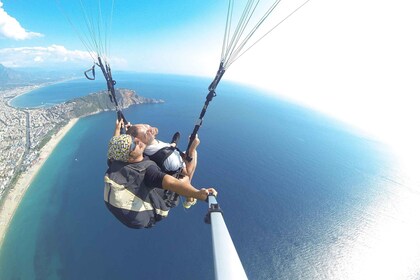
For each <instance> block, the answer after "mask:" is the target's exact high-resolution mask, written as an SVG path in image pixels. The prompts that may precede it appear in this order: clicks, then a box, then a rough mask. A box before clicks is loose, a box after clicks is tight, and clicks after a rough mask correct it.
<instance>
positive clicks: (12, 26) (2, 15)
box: [0, 1, 43, 40]
mask: <svg viewBox="0 0 420 280" xmlns="http://www.w3.org/2000/svg"><path fill="white" fill-rule="evenodd" d="M42 36H43V35H42V34H41V33H37V32H30V31H27V30H25V28H23V27H22V26H21V25H20V23H19V22H18V21H17V20H16V19H15V18H14V17H12V16H10V15H9V14H8V13H7V12H6V11H5V10H4V8H3V3H2V2H1V1H0V37H6V38H10V39H15V40H26V39H31V38H36V37H42Z"/></svg>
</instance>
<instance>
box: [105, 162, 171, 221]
mask: <svg viewBox="0 0 420 280" xmlns="http://www.w3.org/2000/svg"><path fill="white" fill-rule="evenodd" d="M153 165H156V163H154V162H153V161H151V160H148V159H145V160H143V161H141V162H138V163H126V162H120V161H113V162H111V163H110V165H109V168H108V170H107V171H106V174H105V188H104V200H105V204H106V206H107V208H108V209H109V210H110V211H111V212H112V214H114V216H115V217H116V218H117V219H118V220H119V221H120V222H122V223H123V224H124V225H126V226H128V227H130V228H137V229H138V228H150V227H152V226H153V225H154V224H155V223H156V222H158V221H160V220H162V219H163V218H165V217H167V216H168V214H169V209H170V208H171V207H173V206H175V205H176V204H177V203H176V202H175V203H174V202H173V201H171V199H172V196H173V193H171V192H168V191H165V190H164V189H162V182H160V185H159V184H158V185H157V186H147V185H146V183H145V176H146V170H147V168H149V167H150V166H153ZM162 178H163V177H162Z"/></svg>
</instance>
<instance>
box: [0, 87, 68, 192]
mask: <svg viewBox="0 0 420 280" xmlns="http://www.w3.org/2000/svg"><path fill="white" fill-rule="evenodd" d="M38 87H40V86H39V85H33V86H23V87H16V88H12V89H6V90H0V150H1V153H0V199H1V198H2V196H3V194H4V193H5V191H6V190H7V189H8V188H9V187H10V185H11V184H12V183H13V182H14V181H15V180H16V179H17V177H18V176H19V175H20V174H21V173H23V172H25V171H26V170H27V169H28V168H29V167H30V166H31V165H33V164H34V163H35V162H36V161H37V160H38V159H39V158H38V156H39V149H37V147H39V145H40V143H41V142H42V141H43V139H44V138H45V136H46V135H47V134H48V133H50V132H51V130H52V129H53V128H54V127H56V125H57V123H59V122H60V119H59V117H58V116H57V117H56V118H54V117H52V118H48V119H47V118H45V115H44V110H42V109H26V108H21V109H20V108H14V107H12V106H10V105H9V101H10V100H11V99H12V98H14V97H16V96H18V95H20V94H23V93H26V92H29V91H32V90H35V89H37V88H38Z"/></svg>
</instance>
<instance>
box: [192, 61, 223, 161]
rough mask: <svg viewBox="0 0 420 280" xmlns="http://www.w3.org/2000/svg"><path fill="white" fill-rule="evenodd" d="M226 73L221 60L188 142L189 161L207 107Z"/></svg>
mask: <svg viewBox="0 0 420 280" xmlns="http://www.w3.org/2000/svg"><path fill="white" fill-rule="evenodd" d="M224 73H225V68H224V65H223V62H221V63H220V65H219V70H218V71H217V74H216V76H215V77H214V80H213V82H212V83H211V84H210V85H209V87H208V90H209V93H208V94H207V97H206V101H205V102H204V106H203V109H201V113H200V116H199V118H198V120H197V122H196V124H195V126H194V130H193V132H192V133H191V136H190V141H189V142H188V147H187V153H186V158H185V159H186V160H188V161H191V160H192V158H191V157H190V154H189V150H190V147H191V144H192V143H193V141H194V139H195V137H196V136H197V132H198V130H199V129H200V127H201V125H202V124H203V118H204V115H205V114H206V112H207V107H208V106H209V104H210V102H211V101H212V100H213V97H215V96H216V88H217V85H218V84H219V82H220V80H221V79H222V77H223V74H224Z"/></svg>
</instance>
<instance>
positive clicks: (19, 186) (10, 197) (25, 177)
mask: <svg viewBox="0 0 420 280" xmlns="http://www.w3.org/2000/svg"><path fill="white" fill-rule="evenodd" d="M78 120H79V119H78V118H77V119H72V120H70V122H69V123H68V124H67V125H65V126H64V127H63V128H61V129H60V130H59V131H58V132H57V133H56V134H55V135H53V137H51V140H50V141H49V142H48V143H47V144H46V145H45V146H44V147H43V148H42V149H41V152H40V155H39V159H38V161H37V162H36V163H35V164H34V165H33V166H31V167H30V168H29V169H28V170H27V171H26V172H24V173H22V175H21V176H20V177H19V179H18V181H17V183H16V184H15V186H14V187H13V188H12V189H10V190H9V192H8V193H7V195H6V197H4V203H3V205H2V206H0V207H1V208H0V248H1V245H2V243H3V240H4V237H5V236H6V233H7V229H8V227H9V224H10V222H11V220H12V219H13V215H14V213H15V212H16V209H17V208H18V207H19V204H20V202H21V200H22V198H23V196H24V195H25V192H26V190H27V189H28V187H29V186H30V184H31V182H32V180H33V179H34V178H35V176H36V175H37V173H38V171H39V170H40V169H41V167H42V165H43V164H44V163H45V161H46V160H47V159H48V157H49V155H50V154H51V153H52V151H53V150H54V148H55V147H56V146H57V144H58V143H59V142H60V141H61V139H62V138H63V137H64V136H65V135H66V133H67V132H68V131H70V129H71V128H72V127H73V126H74V125H75V124H76V122H77V121H78Z"/></svg>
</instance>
